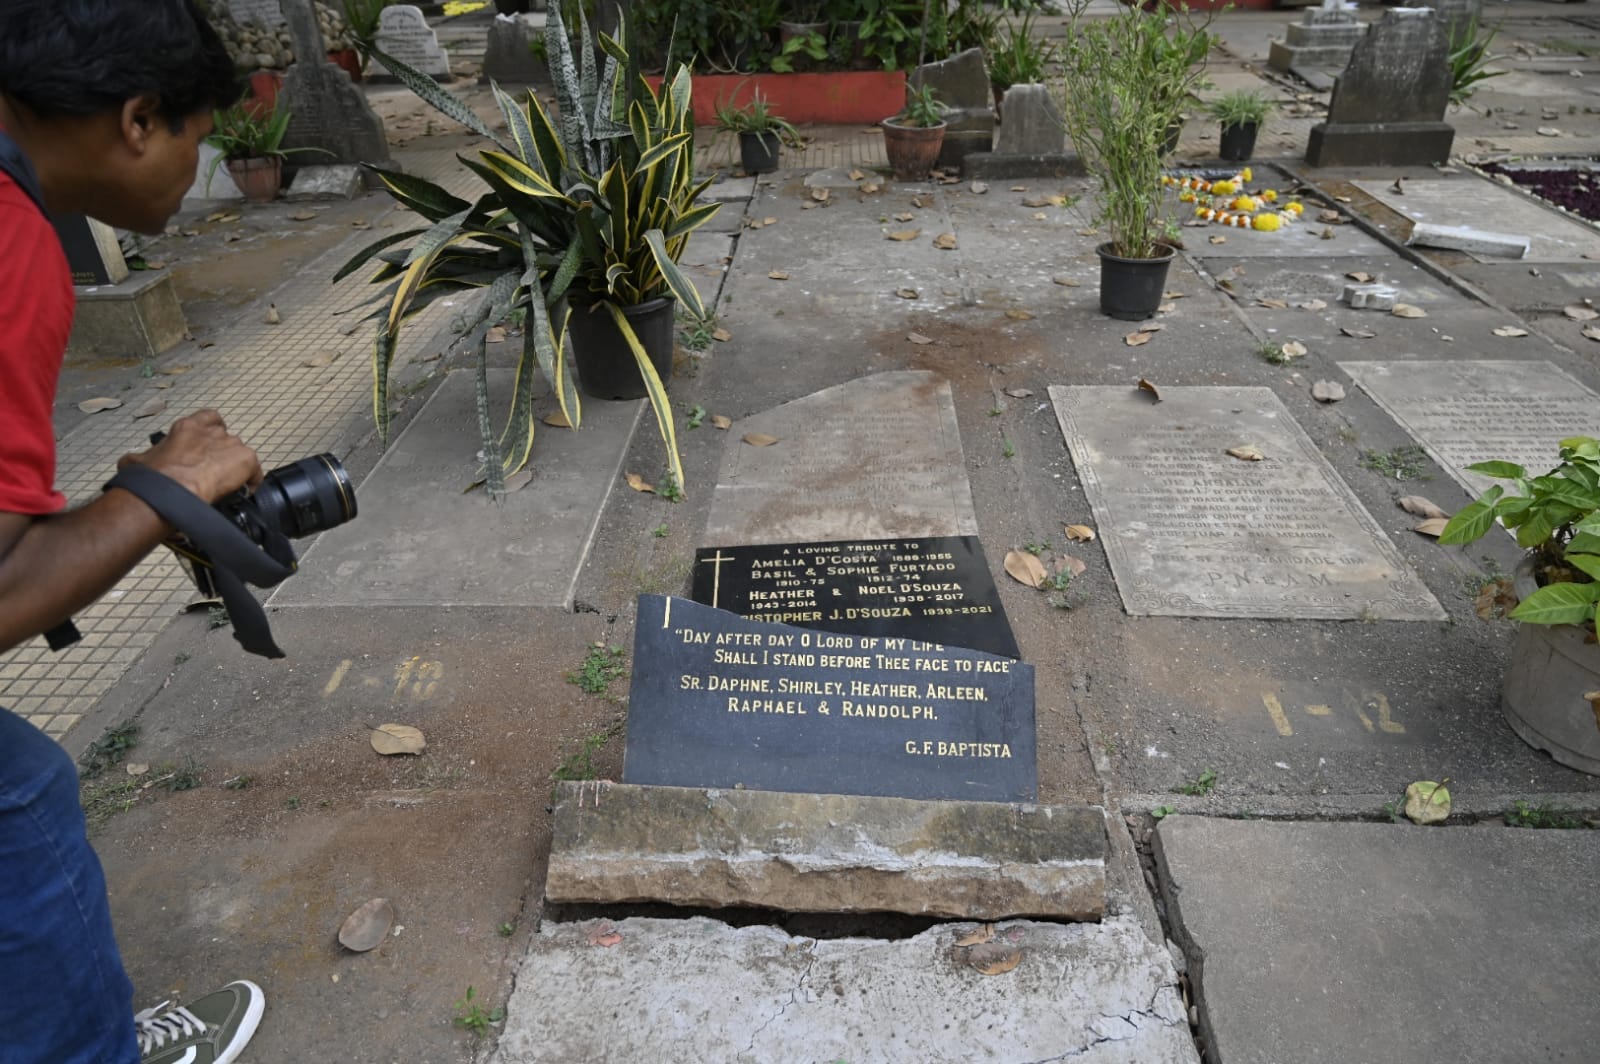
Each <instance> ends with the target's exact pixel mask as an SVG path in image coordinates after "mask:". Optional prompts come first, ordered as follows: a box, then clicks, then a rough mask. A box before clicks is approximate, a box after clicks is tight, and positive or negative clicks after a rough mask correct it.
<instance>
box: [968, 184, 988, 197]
mask: <svg viewBox="0 0 1600 1064" xmlns="http://www.w3.org/2000/svg"><path fill="white" fill-rule="evenodd" d="M968 187H969V188H970V189H972V194H973V195H974V196H981V195H983V194H984V193H986V192H988V191H989V186H988V185H986V184H984V183H983V182H982V181H974V182H973V183H972V184H971V185H969V186H968Z"/></svg>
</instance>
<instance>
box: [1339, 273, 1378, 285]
mask: <svg viewBox="0 0 1600 1064" xmlns="http://www.w3.org/2000/svg"><path fill="white" fill-rule="evenodd" d="M1345 276H1346V277H1348V278H1350V280H1352V281H1355V282H1356V283H1357V284H1371V283H1372V274H1370V273H1368V272H1367V271H1365V270H1351V271H1350V272H1349V273H1347V274H1345Z"/></svg>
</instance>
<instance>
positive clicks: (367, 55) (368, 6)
mask: <svg viewBox="0 0 1600 1064" xmlns="http://www.w3.org/2000/svg"><path fill="white" fill-rule="evenodd" d="M396 2H397V0H344V21H345V26H346V27H348V30H347V32H348V33H349V35H350V41H351V43H352V44H354V45H355V50H356V57H357V62H358V64H359V66H360V75H361V77H364V76H366V73H367V65H368V64H370V63H371V62H372V48H373V45H374V43H375V42H376V41H377V39H378V23H379V22H381V21H382V19H383V9H384V8H386V7H388V6H389V5H390V4H392V3H396ZM356 80H357V81H359V80H360V77H357V78H356Z"/></svg>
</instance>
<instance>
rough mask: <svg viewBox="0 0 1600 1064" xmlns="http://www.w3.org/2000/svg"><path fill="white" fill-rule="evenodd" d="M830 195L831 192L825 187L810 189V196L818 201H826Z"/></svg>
mask: <svg viewBox="0 0 1600 1064" xmlns="http://www.w3.org/2000/svg"><path fill="white" fill-rule="evenodd" d="M832 195H833V193H832V192H830V191H829V190H828V189H825V188H814V189H812V190H811V198H812V199H813V200H815V201H816V202H818V203H827V202H828V198H829V197H830V196H832Z"/></svg>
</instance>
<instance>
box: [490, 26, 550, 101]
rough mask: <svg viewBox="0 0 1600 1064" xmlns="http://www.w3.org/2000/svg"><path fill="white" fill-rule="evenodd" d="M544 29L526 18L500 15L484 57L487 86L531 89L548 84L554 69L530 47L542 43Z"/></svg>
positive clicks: (491, 27)
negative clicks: (515, 86) (528, 85)
mask: <svg viewBox="0 0 1600 1064" xmlns="http://www.w3.org/2000/svg"><path fill="white" fill-rule="evenodd" d="M540 32H541V28H540V27H539V26H536V25H534V24H533V23H532V21H531V20H530V19H529V17H528V16H526V15H496V16H495V20H494V21H493V22H492V23H490V24H489V43H488V45H487V47H486V48H485V50H484V53H483V74H482V76H481V77H480V78H479V80H480V81H481V82H483V83H485V84H487V83H489V82H491V81H492V82H494V83H495V84H497V85H527V84H529V83H530V82H535V81H548V80H549V79H550V67H549V64H547V63H546V62H545V61H544V60H543V59H540V58H539V57H538V56H536V55H534V54H533V51H532V49H531V48H530V47H529V46H530V45H531V44H532V43H533V42H534V41H536V40H538V39H539V35H540Z"/></svg>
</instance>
